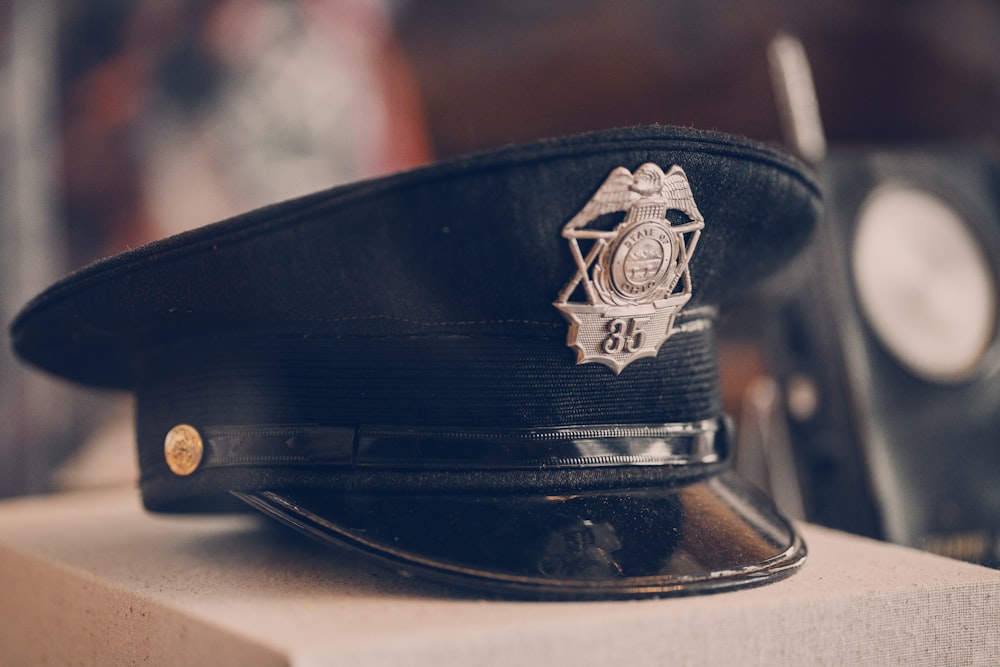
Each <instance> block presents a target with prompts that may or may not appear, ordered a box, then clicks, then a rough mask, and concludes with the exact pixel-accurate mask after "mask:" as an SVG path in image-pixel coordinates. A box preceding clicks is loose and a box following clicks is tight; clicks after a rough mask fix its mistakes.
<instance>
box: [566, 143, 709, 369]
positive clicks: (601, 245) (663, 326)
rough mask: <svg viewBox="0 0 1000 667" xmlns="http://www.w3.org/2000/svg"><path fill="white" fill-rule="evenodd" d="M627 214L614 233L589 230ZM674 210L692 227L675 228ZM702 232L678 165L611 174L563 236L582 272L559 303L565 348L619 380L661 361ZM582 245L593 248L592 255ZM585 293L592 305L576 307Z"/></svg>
mask: <svg viewBox="0 0 1000 667" xmlns="http://www.w3.org/2000/svg"><path fill="white" fill-rule="evenodd" d="M621 211H625V212H626V213H625V218H624V220H622V221H621V222H620V223H618V225H617V226H616V227H615V228H614V229H613V230H611V231H602V230H600V229H588V228H587V226H588V225H590V224H591V223H592V222H594V221H595V220H597V219H598V218H600V217H601V216H604V215H608V214H611V213H618V212H621ZM668 211H679V212H680V213H682V214H683V215H684V216H686V217H687V222H682V223H680V224H671V222H670V220H668V219H667V212H668ZM704 226H705V221H704V219H703V218H702V216H701V213H700V212H699V211H698V207H697V206H696V205H695V202H694V196H693V195H692V194H691V186H690V184H689V183H688V179H687V175H686V174H685V173H684V170H683V169H681V168H680V167H679V166H676V165H675V166H673V167H671V168H670V170H669V171H667V172H666V173H664V172H663V169H661V168H660V167H659V166H658V165H655V164H653V163H651V162H648V163H646V164H644V165H642V166H640V167H639V168H638V169H636V171H635V173H634V174H633V173H632V172H630V171H629V170H628V169H626V168H624V167H618V168H617V169H615V170H614V171H612V172H611V174H610V175H609V176H608V177H607V179H605V181H604V183H603V184H602V185H601V187H600V188H598V190H597V192H596V193H595V194H594V196H593V197H591V198H590V201H588V202H587V204H586V205H585V206H584V207H583V209H581V210H580V212H579V213H577V214H576V215H575V216H573V219H572V220H570V221H569V222H568V223H566V226H565V227H563V230H562V235H563V238H565V239H567V240H568V241H569V248H570V252H571V253H572V255H573V259H574V261H575V262H576V267H577V271H576V274H575V275H574V276H573V277H572V278H571V279H570V281H569V282H568V283H566V286H565V287H564V288H563V289H562V291H561V292H560V293H559V296H558V298H557V299H556V302H555V303H554V304H553V305H554V306H555V307H556V308H558V309H559V310H560V311H561V312H562V313H563V315H564V316H565V317H566V319H567V320H569V323H570V327H569V335H568V336H567V338H566V344H567V345H568V346H570V347H572V348H575V349H576V351H577V360H576V361H577V363H578V364H584V363H588V362H597V363H599V364H604V365H605V366H607V367H609V368H610V369H611V370H613V371H614V372H615V374H618V373H621V371H622V369H623V368H625V367H626V366H628V365H629V364H630V363H632V362H633V361H635V360H636V359H642V358H643V357H652V356H655V355H656V353H657V351H658V350H659V349H660V345H662V344H663V341H665V340H666V339H667V338H668V337H669V336H670V332H671V328H672V327H673V323H674V319H675V318H676V317H677V313H678V312H679V311H680V309H681V308H683V307H684V305H685V304H686V303H687V302H688V300H689V299H690V298H691V272H690V270H689V269H688V262H689V260H690V259H691V255H692V254H693V253H694V251H695V247H696V246H697V245H698V237H699V236H700V235H701V229H702V228H703V227H704ZM581 241H583V242H585V243H586V242H590V246H589V247H588V248H586V253H584V249H583V248H581V243H580V242H581ZM581 287H582V296H584V297H585V298H586V302H581V301H570V300H569V299H570V298H571V297H573V295H574V294H580V292H581V289H580V288H581Z"/></svg>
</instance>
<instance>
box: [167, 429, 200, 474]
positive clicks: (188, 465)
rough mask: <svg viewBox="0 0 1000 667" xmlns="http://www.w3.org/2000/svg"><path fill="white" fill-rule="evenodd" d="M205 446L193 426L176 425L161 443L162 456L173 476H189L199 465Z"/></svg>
mask: <svg viewBox="0 0 1000 667" xmlns="http://www.w3.org/2000/svg"><path fill="white" fill-rule="evenodd" d="M204 451H205V446H204V445H203V444H202V442H201V435H200V434H199V433H198V430H197V429H196V428H195V427H194V426H189V425H188V424H178V425H177V426H175V427H173V428H172V429H170V432H169V433H167V437H166V438H165V439H164V441H163V455H164V456H165V457H166V459H167V465H168V466H170V469H171V470H172V471H173V472H174V474H175V475H182V476H183V475H190V474H191V473H193V472H194V471H195V470H197V469H198V466H199V465H200V464H201V455H202V454H203V453H204Z"/></svg>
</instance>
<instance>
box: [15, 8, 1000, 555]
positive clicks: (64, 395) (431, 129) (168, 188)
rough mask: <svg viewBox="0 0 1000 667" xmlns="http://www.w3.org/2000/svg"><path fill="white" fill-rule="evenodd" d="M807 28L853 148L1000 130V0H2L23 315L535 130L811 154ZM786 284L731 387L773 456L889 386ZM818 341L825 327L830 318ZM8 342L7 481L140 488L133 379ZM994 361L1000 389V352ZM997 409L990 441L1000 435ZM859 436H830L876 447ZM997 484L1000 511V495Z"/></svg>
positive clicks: (802, 467)
mask: <svg viewBox="0 0 1000 667" xmlns="http://www.w3.org/2000/svg"><path fill="white" fill-rule="evenodd" d="M780 32H784V33H787V34H791V35H794V36H796V37H797V38H798V39H799V40H800V41H801V43H802V44H803V45H804V47H805V50H806V53H807V54H808V57H809V61H810V63H811V71H812V76H813V79H814V81H815V91H816V94H817V96H818V101H819V109H820V112H821V116H822V121H823V125H824V130H825V136H826V139H827V141H828V143H829V145H830V146H831V152H832V151H834V150H841V149H845V150H847V149H849V150H860V151H869V150H878V151H895V150H907V149H909V148H912V147H918V148H926V147H931V148H928V150H931V151H932V152H933V150H938V147H941V146H962V147H973V148H972V150H974V151H983V152H984V154H985V153H990V152H991V151H994V150H995V147H996V144H997V141H996V140H997V137H998V130H1000V5H998V4H997V3H996V2H993V1H991V0H908V1H905V2H904V1H902V0H895V1H893V0H882V1H879V2H871V1H864V2H862V1H860V0H846V1H843V2H836V3H830V2H818V1H815V2H801V1H798V0H753V1H749V2H748V1H737V0H708V1H704V2H681V1H673V0H617V1H616V2H603V1H599V0H507V1H505V2H487V1H485V0H424V1H421V0H329V1H322V0H169V1H164V0H86V1H81V2H72V3H67V2H57V1H56V0H2V2H0V104H2V105H3V113H0V155H2V158H3V159H2V161H0V192H2V196H0V315H2V317H0V319H2V320H3V322H4V323H9V322H10V320H11V319H12V318H13V317H14V316H15V314H16V313H17V311H18V310H19V309H20V308H21V307H22V306H23V305H24V304H25V303H26V302H27V301H28V300H29V299H30V298H31V297H32V296H34V295H35V294H37V293H38V292H39V291H41V290H42V289H44V288H45V287H46V286H47V285H48V284H50V283H51V282H52V281H53V280H55V279H57V278H58V277H60V276H62V275H65V274H66V273H68V272H70V271H72V270H74V269H77V268H79V267H82V266H84V265H86V264H87V263H89V262H92V261H94V260H96V259H98V258H100V257H103V256H106V255H109V254H112V253H115V252H118V251H120V250H123V249H125V248H129V247H134V246H136V245H139V244H142V243H144V242H147V241H149V240H153V239H156V238H160V237H163V236H167V235H170V234H174V233H176V232H178V231H181V230H183V229H186V228H191V227H197V226H201V225H203V224H206V223H209V222H212V221H214V220H218V219H221V218H224V217H227V216H229V215H232V214H235V213H239V212H241V211H244V210H248V209H250V208H254V207H256V206H259V205H263V204H266V203H271V202H274V201H278V200H281V199H285V198H289V197H293V196H296V195H299V194H304V193H306V192H310V191H314V190H317V189H321V188H324V187H329V186H332V185H336V184H338V183H343V182H346V181H351V180H356V179H358V178H364V177H369V176H374V175H379V174H384V173H389V172H393V171H396V170H400V169H404V168H408V167H412V166H415V165H419V164H422V163H426V162H428V161H431V160H435V159H440V158H446V157H449V156H454V155H458V154H462V153H466V152H470V151H476V150H481V149H487V148H491V147H495V146H499V145H503V144H506V143H510V142H516V141H524V140H530V139H536V138H541V137H546V136H553V135H561V134H567V133H575V132H581V131H586V130H595V129H601V128H607V127H615V126H624V125H632V124H637V123H660V124H676V125H685V126H693V127H698V128H703V129H713V130H720V131H725V132H731V133H736V134H742V135H746V136H749V137H752V138H755V139H759V140H763V141H768V142H774V143H778V144H785V145H786V146H787V147H788V148H790V149H795V148H796V146H795V145H794V143H790V142H789V133H788V129H787V126H785V125H783V123H782V114H781V108H780V103H779V101H778V100H777V99H776V96H775V92H774V85H773V83H774V75H773V72H772V70H771V69H769V67H770V66H769V60H768V48H769V45H770V44H771V43H772V40H774V38H775V36H776V35H777V34H779V33H780ZM818 168H819V170H820V172H821V173H825V172H824V167H823V165H822V164H820V165H818ZM848 171H850V170H848ZM990 178H992V176H990ZM990 182H994V181H990ZM987 190H988V188H987ZM981 194H982V196H985V197H988V196H989V195H990V193H989V192H987V191H983V193H981ZM996 226H997V225H996V223H995V221H994V227H996ZM828 241H829V240H828ZM996 259H997V258H996V256H993V255H992V254H991V255H990V262H995V261H996ZM991 266H995V264H991ZM991 275H993V276H995V271H994V272H993V273H992V274H991ZM789 280H790V281H791V284H794V285H801V284H802V283H804V282H808V280H809V279H808V278H802V277H801V275H799V276H798V277H795V278H790V279H789ZM778 292H781V290H778ZM774 298H775V297H774V295H772V294H761V295H758V296H756V297H754V298H751V299H747V300H746V302H745V303H743V304H741V305H739V306H738V307H736V308H735V309H733V310H732V311H731V312H730V314H729V315H728V316H727V318H726V320H725V321H724V323H723V324H724V328H723V346H722V364H723V366H722V367H723V373H724V389H725V399H726V403H727V406H728V410H729V412H730V414H732V415H733V416H734V417H735V418H737V420H740V421H742V422H744V424H743V425H744V432H745V433H746V434H747V435H746V436H744V437H743V438H742V439H743V440H745V441H747V442H748V444H746V445H745V446H746V447H747V448H748V451H750V449H752V448H753V447H755V446H756V447H757V448H758V449H759V448H760V447H761V442H762V441H769V440H772V439H778V440H781V442H783V443H784V444H785V445H787V446H788V447H789V448H791V449H793V450H795V449H796V448H804V449H803V451H806V450H809V447H810V444H809V442H806V443H805V444H801V443H800V440H801V439H803V438H804V439H807V440H808V439H809V438H811V437H814V436H815V435H816V433H817V430H822V429H821V428H818V427H817V428H811V429H805V430H803V429H798V430H796V428H795V427H794V424H793V425H792V426H791V428H789V426H788V424H787V421H788V415H787V413H788V411H789V408H788V406H789V405H791V406H792V408H793V409H792V413H794V414H798V415H800V416H801V415H802V414H803V412H802V410H805V412H806V413H808V414H807V417H809V418H810V419H811V418H812V415H815V414H816V412H817V406H816V405H815V403H816V402H817V401H826V400H827V399H828V398H829V399H830V401H829V405H831V406H832V407H831V408H830V409H831V410H832V412H831V413H830V414H827V416H826V419H832V420H834V421H838V420H839V421H846V420H848V419H849V416H848V414H847V413H849V412H850V411H851V408H850V404H852V402H856V401H857V400H858V395H862V396H863V395H865V394H864V391H862V390H859V389H858V388H857V387H856V386H855V385H854V384H852V382H842V383H840V384H838V383H836V382H834V383H833V384H830V381H829V380H828V379H826V378H824V377H823V374H822V373H817V374H815V376H814V377H811V378H810V377H807V376H804V375H803V374H802V373H801V372H797V371H796V372H793V371H794V369H793V371H789V370H788V369H787V368H783V363H784V362H783V361H782V360H781V359H780V358H779V359H778V360H775V354H774V352H773V350H774V349H775V347H778V348H781V347H782V345H783V344H784V343H783V342H781V341H783V340H784V339H783V338H782V335H784V334H785V333H787V332H778V333H775V332H774V331H772V330H769V329H768V327H767V326H766V324H767V322H766V321H765V320H768V316H767V315H766V313H769V312H773V311H774V308H781V307H783V306H782V305H781V304H779V305H778V306H775V305H774V301H773V300H774ZM777 298H778V299H779V300H780V299H783V298H785V296H784V295H781V294H779V296H778V297H777ZM831 302H832V303H835V304H838V303H841V302H840V301H838V300H837V299H836V298H835V299H833V300H832V301H831ZM844 303H847V301H844ZM846 307H849V305H848V306H846ZM769 309H770V310H769ZM762 313H765V314H762ZM994 319H995V318H994ZM811 326H821V325H819V324H816V323H813V325H811ZM800 335H801V336H805V337H807V338H808V337H809V336H810V335H811V333H810V325H809V324H808V323H807V325H806V326H805V329H804V332H800ZM994 335H995V332H994ZM3 336H4V338H3V341H2V343H3V344H2V346H0V497H2V496H13V495H21V494H33V493H43V492H50V491H53V490H59V489H65V488H78V487H81V486H98V485H105V484H121V483H125V484H132V483H134V479H135V472H134V471H135V464H134V458H133V457H134V454H133V452H132V440H131V438H132V434H131V430H130V429H131V424H130V422H129V419H130V406H129V405H128V399H127V397H123V396H107V395H97V394H95V393H93V392H84V391H80V390H79V389H78V388H72V387H67V386H65V385H64V384H62V383H60V382H57V381H54V380H51V379H49V378H46V377H44V376H42V375H40V374H39V373H36V372H34V371H32V370H30V369H26V368H25V367H23V366H21V365H20V364H19V363H18V362H17V361H16V360H15V359H14V358H13V357H12V355H11V352H10V345H9V335H8V333H7V331H6V327H5V328H4V333H3ZM775 341H778V342H777V343H776V342H775ZM831 345H832V346H829V347H823V346H822V345H821V346H820V353H821V354H827V355H829V359H830V362H829V363H830V364H832V365H834V366H837V365H838V364H840V363H841V362H843V359H842V358H841V357H842V356H843V355H844V354H846V353H845V352H844V351H843V350H840V349H837V346H836V345H835V344H831ZM777 357H781V354H780V353H779V354H777ZM863 361H864V360H862V363H863ZM785 365H787V364H785ZM981 376H982V377H985V378H986V380H985V381H986V382H987V384H986V385H985V386H984V388H983V389H982V391H981V392H980V393H982V392H986V393H987V395H988V396H989V397H991V400H992V397H994V396H996V390H995V385H996V380H995V373H994V372H993V371H991V370H987V371H984V372H983V373H982V374H981ZM775 378H777V379H775ZM990 378H992V379H990ZM803 379H805V380H806V383H805V384H801V383H799V384H795V382H796V381H798V380H803ZM772 380H773V381H772ZM810 383H811V384H810ZM789 387H791V389H792V391H789ZM870 390H871V386H867V388H866V389H865V391H870ZM859 392H860V394H859ZM834 394H842V395H841V396H840V397H839V398H837V397H835V396H834ZM748 401H749V403H748ZM810 401H811V403H810ZM992 405H993V406H994V407H995V408H996V409H995V410H994V412H1000V402H998V403H993V404H992ZM803 406H805V407H804V408H803ZM796 411H797V412H796ZM794 414H793V417H794ZM869 417H871V415H869ZM874 418H875V419H876V420H877V419H880V418H882V417H881V416H880V415H879V414H876V415H874ZM886 418H889V417H886ZM892 418H895V417H892ZM941 418H942V419H947V418H948V416H942V417H941ZM986 419H987V421H988V420H989V419H994V421H995V418H994V417H992V416H991V417H988V418H986ZM793 421H794V419H793ZM799 421H800V422H801V421H802V420H801V419H800V420H799ZM817 423H818V422H817ZM993 423H994V422H989V421H988V424H987V426H989V427H990V428H985V430H984V429H980V430H979V431H977V434H978V435H976V436H975V437H977V438H979V440H981V441H982V447H984V448H986V447H988V446H989V447H992V449H991V450H990V451H991V452H1000V447H996V446H994V445H1000V443H998V442H997V440H998V439H1000V436H997V435H996V431H995V430H992V424H993ZM800 426H801V424H800ZM858 430H861V431H864V430H865V429H863V428H862V429H853V430H852V432H851V433H848V434H837V438H835V439H834V440H835V442H834V444H832V445H830V444H829V443H828V444H826V445H824V447H828V448H829V447H833V448H837V447H841V446H842V447H843V448H848V447H854V446H857V447H861V448H862V449H863V447H865V446H866V445H865V442H864V441H865V438H866V436H865V435H864V434H860V435H859V434H858V433H857V432H855V431H858ZM826 437H827V440H829V433H827V436H826ZM855 439H856V440H859V441H861V442H860V444H858V443H854V442H848V441H853V440H855ZM837 443H841V444H837ZM859 451H860V450H859ZM983 451H986V450H985V449H984V450H983ZM786 454H788V453H787V452H786ZM774 456H775V454H774V452H771V453H770V454H769V453H767V452H763V453H762V452H759V451H753V452H751V453H750V454H746V455H744V456H743V459H744V463H743V466H744V468H745V469H746V472H747V473H748V474H751V476H757V477H758V481H759V483H761V485H762V486H765V487H772V486H773V485H774V484H773V482H774V476H775V474H776V473H780V471H781V470H783V469H784V468H783V466H784V465H790V466H791V468H789V470H791V472H790V473H789V474H790V475H792V477H795V469H796V468H797V475H798V477H797V478H795V479H796V480H797V481H793V482H790V483H789V484H788V485H785V486H786V487H788V486H789V485H790V486H792V487H794V486H795V485H801V486H804V487H809V486H814V484H813V482H814V478H815V477H816V476H817V475H820V476H822V475H826V478H825V481H822V480H821V481H820V482H819V483H821V484H826V487H823V488H824V489H827V490H828V492H829V493H830V494H832V496H831V497H843V496H845V495H851V494H854V495H856V496H857V497H859V498H864V499H865V501H864V502H862V503H859V504H857V505H856V506H855V505H852V506H851V507H850V508H848V509H847V510H844V511H845V512H849V513H854V514H858V513H865V512H868V513H870V514H871V516H868V517H866V518H863V519H857V521H854V519H853V518H852V516H853V514H852V516H849V517H848V518H847V519H844V518H843V517H839V516H833V515H831V514H829V513H827V514H823V512H822V510H821V509H820V510H816V509H815V508H816V507H817V503H819V504H820V505H822V503H823V502H824V501H822V499H820V500H817V499H816V498H810V497H809V493H805V494H804V495H803V493H802V492H801V489H800V490H799V491H798V496H799V497H798V498H791V499H790V500H788V501H787V503H790V504H786V505H785V507H786V509H787V510H788V511H789V512H790V513H792V514H794V515H798V516H807V518H810V519H814V520H823V519H824V518H827V519H829V520H828V521H826V522H827V523H833V524H838V522H839V524H838V527H846V528H848V529H854V530H856V532H862V533H866V534H872V535H875V536H882V537H885V536H887V532H886V531H885V529H884V527H880V521H882V518H883V517H882V515H883V514H884V512H882V511H880V509H879V507H878V506H879V504H880V503H881V502H882V499H881V498H880V497H879V492H876V491H872V490H871V489H868V490H866V489H864V488H860V487H859V486H858V485H859V484H860V485H861V486H864V482H863V480H862V481H858V480H859V479H862V478H867V477H868V476H870V475H872V474H875V473H873V472H871V471H866V472H863V473H861V474H860V477H858V479H855V480H854V481H853V482H850V481H842V480H840V478H838V477H837V475H836V474H835V473H831V471H830V469H829V468H830V466H836V465H840V464H841V463H842V461H841V459H840V458H838V457H839V455H838V454H836V453H834V454H830V453H829V452H827V453H826V454H824V456H825V457H826V458H823V457H820V459H821V460H819V461H818V462H817V460H815V457H813V458H810V459H808V460H805V461H804V460H803V459H802V458H801V457H799V458H798V460H797V461H796V460H795V459H796V456H794V455H792V454H788V455H787V457H786V458H787V460H786V461H785V462H784V463H782V462H781V461H776V460H775V459H774ZM992 456H993V457H994V460H995V459H996V457H997V454H996V453H993V454H992ZM858 457H860V459H864V458H865V456H864V455H863V454H861V455H858V456H857V457H855V458H858ZM807 458H808V457H807ZM851 465H855V466H864V465H865V464H864V461H860V462H859V461H858V460H855V461H853V463H852V464H851ZM824 466H826V467H825V468H824ZM831 475H832V477H831ZM852 484H853V486H851V485H852ZM838 485H840V486H838ZM779 486H781V484H780V483H779ZM997 486H1000V485H997ZM770 490H772V491H773V492H777V493H778V494H779V495H780V494H781V492H782V490H781V489H780V488H779V489H773V488H771V489H770ZM785 490H786V491H787V490H788V488H786V489H785ZM791 495H792V496H795V495H796V494H795V493H792V494H791ZM984 502H985V503H986V505H987V506H988V508H989V513H988V514H989V515H990V516H992V517H993V518H994V519H995V518H996V517H997V516H1000V509H997V508H1000V499H998V498H997V497H996V495H995V494H994V495H993V496H991V497H990V498H988V499H987V500H986V501H984ZM872 506H874V509H873V507H872ZM994 510H996V512H994ZM831 516H832V517H833V518H830V517H831ZM977 521H978V519H977ZM980 523H981V521H980ZM956 525H957V524H956ZM996 525H997V522H994V524H993V527H988V530H989V531H993V532H992V533H988V535H987V537H985V538H984V540H985V542H984V543H983V544H985V545H986V546H985V547H984V548H985V549H986V550H987V551H989V550H990V549H992V548H994V547H993V546H992V545H993V544H994V542H991V541H990V540H993V539H994V538H993V537H992V535H995V534H996V533H995V531H996ZM889 537H892V536H891V535H889ZM924 537H926V536H924ZM924 537H920V539H924ZM916 540H917V538H916V537H913V536H911V535H906V536H904V537H902V538H899V540H898V541H904V542H911V543H912V542H915V541H916ZM921 544H923V543H921ZM995 545H996V546H995V551H996V554H997V558H1000V538H997V539H996V540H995ZM944 551H947V549H944ZM979 560H984V559H983V558H980V559H979ZM986 560H988V559H986Z"/></svg>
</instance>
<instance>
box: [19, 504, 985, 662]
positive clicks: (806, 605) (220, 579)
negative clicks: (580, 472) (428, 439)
mask: <svg viewBox="0 0 1000 667" xmlns="http://www.w3.org/2000/svg"><path fill="white" fill-rule="evenodd" d="M802 528H803V533H804V534H805V537H806V539H807V541H808V543H809V548H810V557H809V561H808V563H807V564H806V566H805V568H804V570H802V571H801V572H800V573H798V574H796V575H795V576H793V577H792V578H790V579H788V580H786V581H783V582H779V583H776V584H773V585H770V586H766V587H762V588H757V589H752V590H746V591H738V592H732V593H723V594H716V595H709V596H704V597H697V598H684V599H667V600H641V601H630V602H610V603H594V602H589V603H532V602H498V601H486V600H481V599H478V598H475V597H470V596H468V595H462V594H457V593H456V592H455V591H452V590H450V589H445V588H443V587H436V586H430V585H425V584H421V583H419V582H416V581H412V580H408V579H404V578H402V577H399V576H398V575H396V574H394V573H391V572H388V571H385V570H382V569H378V568H374V567H371V566H368V565H367V564H365V563H364V562H362V561H361V560H359V559H357V558H355V557H353V556H351V555H346V554H343V553H340V552H334V551H330V550H328V549H325V548H323V547H321V546H319V545H314V544H313V543H311V542H309V541H306V540H304V539H300V538H299V537H298V536H297V535H294V534H292V533H290V532H288V531H286V530H284V529H282V528H280V527H278V526H271V525H270V523H269V522H266V521H264V520H263V519H261V520H258V519H257V518H256V517H254V516H238V517H162V516H153V515H149V514H146V513H144V512H143V511H142V509H141V508H140V506H139V500H138V497H137V493H135V492H134V491H131V490H126V491H102V492H95V493H87V494H67V495H61V496H55V497H51V498H39V499H26V500H16V501H8V502H6V503H0V664H3V665H67V664H74V665H110V664H116V665H208V664H211V665H297V666H298V665H307V666H316V665H357V666H365V665H515V664H516V665H528V664H530V665H546V664H567V665H576V666H582V665H602V666H607V665H618V664H624V665H629V666H630V667H639V666H642V665H728V664H739V665H804V664H810V665H817V664H818V665H841V664H907V665H945V664H961V665H996V664H1000V572H998V571H995V570H989V569H985V568H979V567H975V566H971V565H966V564H963V563H959V562H955V561H950V560H946V559H943V558H939V557H936V556H931V555H928V554H924V553H919V552H915V551H911V550H907V549H903V548H900V547H894V546H890V545H886V544H881V543H876V542H872V541H868V540H863V539H860V538H856V537H851V536H847V535H843V534H840V533H836V532H833V531H829V530H824V529H820V528H817V527H813V526H803V527H802Z"/></svg>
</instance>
